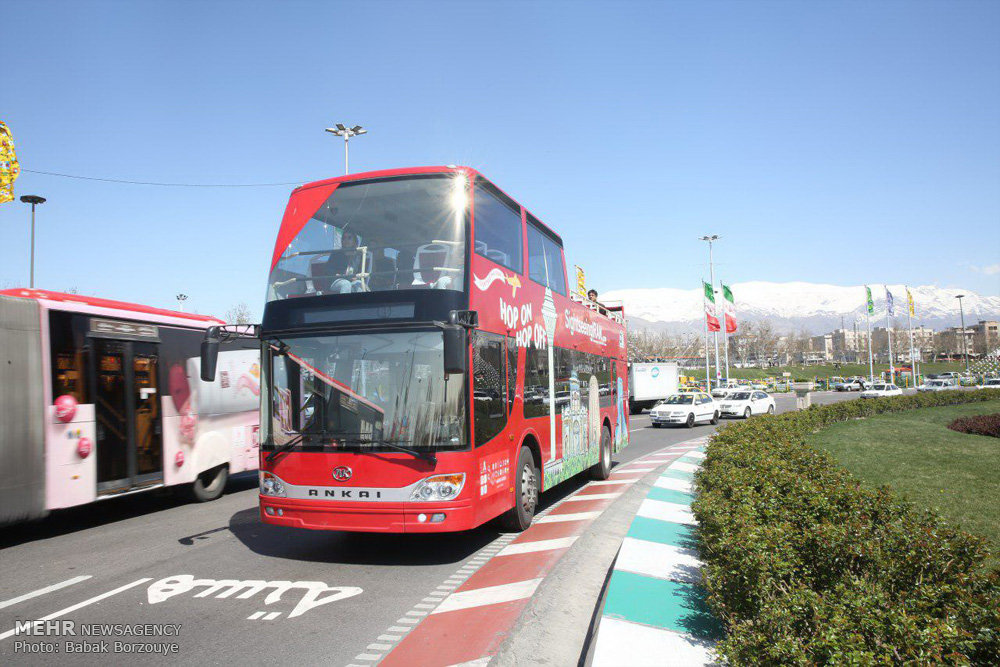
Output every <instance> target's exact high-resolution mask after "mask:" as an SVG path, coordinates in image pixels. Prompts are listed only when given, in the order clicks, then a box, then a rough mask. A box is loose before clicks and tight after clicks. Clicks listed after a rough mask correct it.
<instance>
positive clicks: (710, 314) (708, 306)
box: [701, 280, 721, 331]
mask: <svg viewBox="0 0 1000 667" xmlns="http://www.w3.org/2000/svg"><path fill="white" fill-rule="evenodd" d="M701 284H702V285H704V287H705V321H706V322H708V330H709V331H720V330H721V327H720V326H719V316H718V315H717V314H716V312H715V292H714V291H713V290H712V286H711V285H709V284H708V283H706V282H705V281H704V280H703V281H701Z"/></svg>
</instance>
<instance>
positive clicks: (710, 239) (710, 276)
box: [698, 234, 728, 384]
mask: <svg viewBox="0 0 1000 667" xmlns="http://www.w3.org/2000/svg"><path fill="white" fill-rule="evenodd" d="M720 238H722V237H721V236H719V235H718V234H712V235H711V236H707V235H706V236H702V237H701V238H699V239H698V240H699V241H708V279H709V280H711V281H712V296H713V297H714V296H715V264H714V262H713V259H712V243H714V242H715V241H718V240H719V239H720ZM715 315H716V317H718V315H719V308H718V304H716V308H715ZM706 326H708V324H707V320H706ZM714 333H715V336H714V338H715V379H716V381H718V379H719V375H720V373H719V332H718V331H715V332H714ZM726 379H728V378H726ZM716 383H717V384H718V382H716Z"/></svg>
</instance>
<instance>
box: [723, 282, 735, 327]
mask: <svg viewBox="0 0 1000 667" xmlns="http://www.w3.org/2000/svg"><path fill="white" fill-rule="evenodd" d="M722 296H723V298H724V299H725V301H724V302H723V303H722V306H723V307H724V308H725V314H726V333H736V301H734V300H733V290H731V289H729V286H728V285H723V286H722Z"/></svg>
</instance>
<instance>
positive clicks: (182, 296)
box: [176, 294, 188, 313]
mask: <svg viewBox="0 0 1000 667" xmlns="http://www.w3.org/2000/svg"><path fill="white" fill-rule="evenodd" d="M176 299H177V310H179V311H181V312H182V313H183V312H184V302H185V301H187V300H188V295H187V294H178V295H177V297H176Z"/></svg>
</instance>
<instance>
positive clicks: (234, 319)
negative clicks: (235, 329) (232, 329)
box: [226, 301, 254, 324]
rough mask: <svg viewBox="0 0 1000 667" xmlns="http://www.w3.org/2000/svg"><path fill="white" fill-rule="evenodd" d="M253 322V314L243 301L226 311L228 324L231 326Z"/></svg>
mask: <svg viewBox="0 0 1000 667" xmlns="http://www.w3.org/2000/svg"><path fill="white" fill-rule="evenodd" d="M253 321H254V316H253V312H252V311H251V310H250V307H249V306H247V305H246V303H244V302H242V301H240V302H239V303H238V304H236V305H235V306H233V307H232V308H230V309H229V310H228V311H226V322H228V323H230V324H253Z"/></svg>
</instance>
